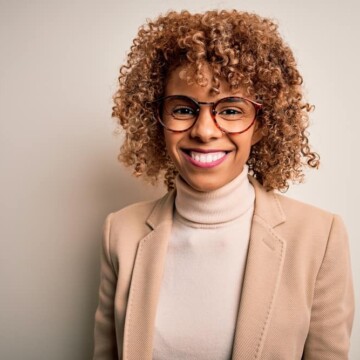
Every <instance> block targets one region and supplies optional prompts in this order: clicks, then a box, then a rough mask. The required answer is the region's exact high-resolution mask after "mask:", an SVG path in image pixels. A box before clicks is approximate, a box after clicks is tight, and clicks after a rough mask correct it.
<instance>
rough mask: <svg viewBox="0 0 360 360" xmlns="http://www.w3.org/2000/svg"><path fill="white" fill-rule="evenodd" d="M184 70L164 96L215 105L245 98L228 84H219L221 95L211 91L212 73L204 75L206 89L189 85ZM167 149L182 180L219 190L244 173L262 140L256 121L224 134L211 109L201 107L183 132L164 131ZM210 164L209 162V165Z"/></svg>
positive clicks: (174, 77)
mask: <svg viewBox="0 0 360 360" xmlns="http://www.w3.org/2000/svg"><path fill="white" fill-rule="evenodd" d="M181 70H182V68H181V67H179V68H177V69H175V70H174V71H173V72H172V73H171V74H170V76H169V78H168V82H167V85H166V88H165V96H170V95H186V96H189V97H192V98H194V99H196V100H197V101H201V102H202V101H204V102H215V101H217V100H219V99H221V98H224V97H228V96H240V97H241V96H245V94H244V93H243V91H241V90H237V91H236V92H234V91H231V90H230V88H229V86H228V84H227V83H226V82H225V81H221V82H220V84H221V85H220V92H219V93H218V94H213V93H212V92H211V91H210V90H211V72H210V70H209V69H208V68H207V69H206V70H204V75H205V76H206V78H207V80H208V85H207V86H200V85H197V84H192V85H189V84H188V83H187V81H186V80H185V79H181V77H180V72H181ZM164 135H165V143H166V149H167V152H168V154H169V156H170V157H171V159H172V161H173V162H174V164H175V166H176V168H177V170H178V171H179V173H180V175H181V177H182V178H183V179H184V180H185V181H186V182H187V183H188V184H189V185H190V186H191V187H193V188H194V189H196V190H198V191H211V190H216V189H218V188H220V187H222V186H224V185H226V184H227V183H229V182H230V181H231V180H233V179H234V178H235V177H237V176H238V175H239V174H240V173H241V171H242V170H243V167H244V164H245V163H246V161H247V159H248V157H249V154H250V148H251V146H252V145H253V144H255V143H256V142H257V141H259V140H260V138H261V135H260V131H259V130H257V122H255V126H252V127H251V128H250V129H249V130H247V131H246V132H244V133H242V134H233V135H229V134H225V133H223V132H222V131H221V130H220V129H219V128H218V127H217V126H216V125H215V123H214V120H213V118H212V115H211V107H210V106H202V107H201V110H200V113H199V117H198V119H197V121H196V123H195V125H194V126H193V127H192V128H191V129H189V130H187V131H185V132H182V133H174V132H171V131H169V130H166V129H164ZM209 161H210V162H209Z"/></svg>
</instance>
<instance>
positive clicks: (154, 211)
mask: <svg viewBox="0 0 360 360" xmlns="http://www.w3.org/2000/svg"><path fill="white" fill-rule="evenodd" d="M172 198H173V192H168V193H166V194H165V195H164V196H162V197H160V198H158V199H155V200H151V201H142V202H138V203H134V204H131V205H128V206H126V207H124V208H122V209H120V210H118V211H115V212H112V213H110V214H109V215H108V216H107V219H106V222H107V223H108V226H109V229H110V232H111V234H112V236H113V237H114V236H118V235H119V234H124V233H126V234H128V235H130V233H131V235H135V236H136V235H138V236H143V235H144V234H146V233H147V232H149V230H151V219H152V218H153V217H154V216H158V213H159V212H160V213H165V212H169V211H168V207H169V205H168V204H169V203H171V202H172ZM169 215H170V214H169Z"/></svg>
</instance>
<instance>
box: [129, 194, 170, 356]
mask: <svg viewBox="0 0 360 360" xmlns="http://www.w3.org/2000/svg"><path fill="white" fill-rule="evenodd" d="M173 206H174V192H170V193H168V194H167V195H166V196H165V197H163V198H162V199H160V200H159V202H158V203H157V205H156V206H155V208H154V210H153V211H152V213H151V215H150V216H149V218H148V219H147V224H148V225H149V226H150V228H151V229H152V231H151V232H150V233H149V234H148V235H147V236H146V237H144V238H143V239H142V240H141V241H140V242H139V246H138V250H137V254H136V259H135V264H134V269H133V275H132V279H131V285H130V292H129V298H128V305H127V310H126V317H125V330H124V344H123V358H124V359H126V360H132V359H134V360H139V359H142V360H151V359H152V351H153V334H154V326H155V316H156V309H157V304H158V297H159V293H160V286H161V281H162V277H163V270H164V264H165V258H166V251H167V246H168V241H169V238H170V232H171V224H172V217H173Z"/></svg>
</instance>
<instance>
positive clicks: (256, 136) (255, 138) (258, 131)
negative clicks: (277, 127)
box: [251, 121, 266, 146]
mask: <svg viewBox="0 0 360 360" xmlns="http://www.w3.org/2000/svg"><path fill="white" fill-rule="evenodd" d="M264 136H266V132H265V128H263V127H262V126H261V124H260V123H259V122H258V121H256V122H255V130H254V132H253V135H252V138H251V146H252V145H255V144H256V143H258V142H259V141H260V140H261V139H262V138H263V137H264Z"/></svg>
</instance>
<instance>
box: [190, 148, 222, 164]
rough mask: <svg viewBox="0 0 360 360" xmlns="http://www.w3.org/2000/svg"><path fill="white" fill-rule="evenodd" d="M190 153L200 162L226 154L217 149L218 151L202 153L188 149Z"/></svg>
mask: <svg viewBox="0 0 360 360" xmlns="http://www.w3.org/2000/svg"><path fill="white" fill-rule="evenodd" d="M190 155H191V157H192V158H193V159H194V160H195V161H198V162H202V163H211V162H214V161H216V160H219V159H221V158H222V157H224V156H225V155H226V153H225V152H224V151H219V152H214V153H207V154H204V153H198V152H195V151H190Z"/></svg>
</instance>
